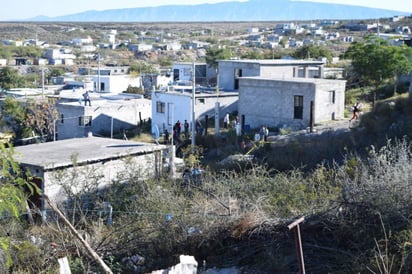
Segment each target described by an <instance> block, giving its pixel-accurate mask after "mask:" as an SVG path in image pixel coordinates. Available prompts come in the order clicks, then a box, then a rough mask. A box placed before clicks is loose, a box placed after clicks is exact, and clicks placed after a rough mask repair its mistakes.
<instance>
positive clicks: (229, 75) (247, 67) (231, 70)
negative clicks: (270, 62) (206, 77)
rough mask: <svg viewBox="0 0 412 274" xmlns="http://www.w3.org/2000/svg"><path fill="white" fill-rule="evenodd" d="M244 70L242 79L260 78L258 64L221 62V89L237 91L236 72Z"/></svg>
mask: <svg viewBox="0 0 412 274" xmlns="http://www.w3.org/2000/svg"><path fill="white" fill-rule="evenodd" d="M239 69H240V70H242V77H253V76H260V65H259V64H258V63H252V62H250V63H246V62H236V61H219V88H221V89H223V90H229V91H231V90H235V72H236V70H239Z"/></svg>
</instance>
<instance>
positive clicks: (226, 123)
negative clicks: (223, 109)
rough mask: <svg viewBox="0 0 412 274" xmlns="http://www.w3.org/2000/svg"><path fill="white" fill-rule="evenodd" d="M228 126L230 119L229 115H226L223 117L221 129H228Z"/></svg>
mask: <svg viewBox="0 0 412 274" xmlns="http://www.w3.org/2000/svg"><path fill="white" fill-rule="evenodd" d="M229 125H230V117H229V113H226V115H225V117H224V118H223V128H228V127H229Z"/></svg>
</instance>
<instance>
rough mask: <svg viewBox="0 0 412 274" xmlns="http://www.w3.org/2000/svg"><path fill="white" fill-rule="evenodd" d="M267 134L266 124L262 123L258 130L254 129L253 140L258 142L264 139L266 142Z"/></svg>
mask: <svg viewBox="0 0 412 274" xmlns="http://www.w3.org/2000/svg"><path fill="white" fill-rule="evenodd" d="M268 136H269V129H268V127H267V126H264V125H262V126H261V127H260V129H259V131H256V133H255V136H254V137H253V140H254V141H255V142H260V141H264V142H267V140H268Z"/></svg>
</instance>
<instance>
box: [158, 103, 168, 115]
mask: <svg viewBox="0 0 412 274" xmlns="http://www.w3.org/2000/svg"><path fill="white" fill-rule="evenodd" d="M165 105H166V104H165V103H163V102H160V101H157V102H156V112H157V113H165V107H166V106H165Z"/></svg>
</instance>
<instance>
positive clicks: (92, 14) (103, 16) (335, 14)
mask: <svg viewBox="0 0 412 274" xmlns="http://www.w3.org/2000/svg"><path fill="white" fill-rule="evenodd" d="M394 15H410V14H409V13H406V12H401V11H393V10H385V9H376V8H368V7H360V6H353V5H343V4H328V3H318V2H307V1H298V0H276V1H274V0H249V1H246V2H238V1H231V2H221V3H216V4H199V5H190V4H188V5H167V6H158V7H144V8H126V9H121V8H119V9H111V10H102V11H97V10H89V11H85V12H81V13H76V14H69V15H65V16H57V17H45V16H38V17H34V18H30V19H27V21H55V22H60V21H68V22H216V21H218V22H224V21H228V22H235V21H288V20H322V19H323V20H324V19H339V20H344V19H346V20H351V19H375V18H388V17H392V16H394Z"/></svg>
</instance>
